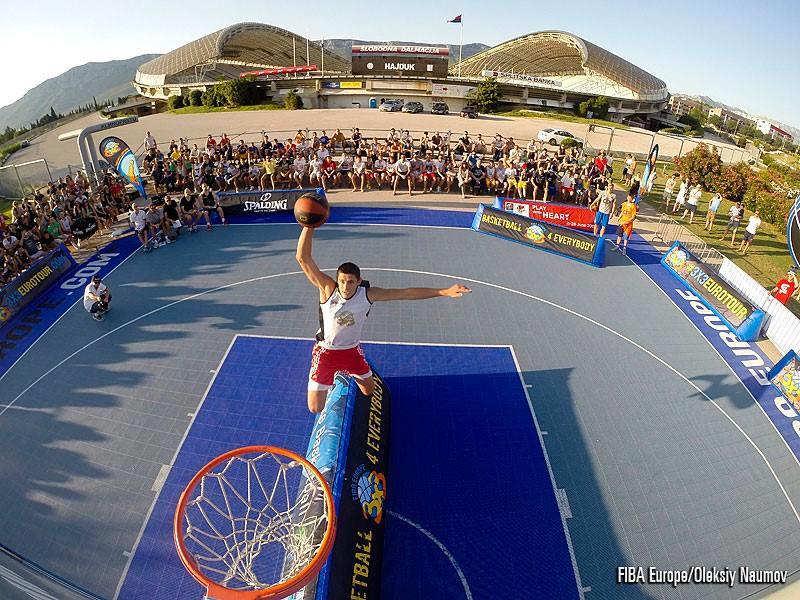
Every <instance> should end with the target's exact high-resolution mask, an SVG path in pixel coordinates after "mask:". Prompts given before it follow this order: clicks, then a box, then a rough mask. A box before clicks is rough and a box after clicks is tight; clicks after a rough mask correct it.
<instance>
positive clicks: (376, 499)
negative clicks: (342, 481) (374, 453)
mask: <svg viewBox="0 0 800 600" xmlns="http://www.w3.org/2000/svg"><path fill="white" fill-rule="evenodd" d="M351 492H352V494H353V500H355V501H356V502H358V503H359V504H361V512H362V514H363V515H364V518H365V519H367V520H372V521H374V522H375V523H377V524H380V522H381V520H382V519H383V503H384V502H385V501H386V475H384V474H383V473H378V472H377V471H369V472H367V468H366V467H365V466H364V465H359V466H358V467H357V468H356V470H355V471H354V472H353V479H352V483H351Z"/></svg>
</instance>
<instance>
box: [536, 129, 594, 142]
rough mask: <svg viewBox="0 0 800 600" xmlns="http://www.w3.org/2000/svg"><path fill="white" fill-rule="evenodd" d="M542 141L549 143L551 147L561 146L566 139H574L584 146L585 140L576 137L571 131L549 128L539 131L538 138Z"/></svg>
mask: <svg viewBox="0 0 800 600" xmlns="http://www.w3.org/2000/svg"><path fill="white" fill-rule="evenodd" d="M536 137H537V138H538V139H539V140H540V141H542V142H547V143H548V144H550V145H551V146H559V145H561V142H563V141H564V140H566V139H572V140H575V141H576V142H578V143H579V144H583V140H582V139H580V138H578V137H575V136H574V135H572V134H571V133H570V132H569V131H564V130H563V129H553V128H552V127H548V128H547V129H542V130H541V131H539V133H538V135H537V136H536Z"/></svg>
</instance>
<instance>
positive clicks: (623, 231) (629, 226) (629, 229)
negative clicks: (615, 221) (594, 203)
mask: <svg viewBox="0 0 800 600" xmlns="http://www.w3.org/2000/svg"><path fill="white" fill-rule="evenodd" d="M619 229H620V235H624V236H625V237H626V238H629V237H631V234H632V233H633V221H630V222H629V223H625V224H624V225H620V226H619Z"/></svg>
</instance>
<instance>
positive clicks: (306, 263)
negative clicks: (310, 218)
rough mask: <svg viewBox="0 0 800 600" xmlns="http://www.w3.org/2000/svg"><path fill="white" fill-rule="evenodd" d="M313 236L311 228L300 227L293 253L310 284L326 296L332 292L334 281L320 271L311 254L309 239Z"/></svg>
mask: <svg viewBox="0 0 800 600" xmlns="http://www.w3.org/2000/svg"><path fill="white" fill-rule="evenodd" d="M313 236H314V230H313V229H311V228H310V227H303V228H302V231H301V232H300V237H299V238H298V239H297V253H296V254H295V259H297V264H299V265H300V268H301V269H303V273H305V275H306V277H307V278H308V280H309V281H310V282H311V284H312V285H314V286H315V287H316V288H317V289H319V291H320V297H321V296H322V294H325V296H326V297H327V296H329V295H330V294H331V293H332V292H333V290H334V288H335V287H336V282H335V281H334V280H333V278H331V277H329V276H328V275H326V274H325V273H323V272H322V271H320V269H319V267H318V266H317V263H315V262H314V259H313V258H312V256H311V241H312V239H313Z"/></svg>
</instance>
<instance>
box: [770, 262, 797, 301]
mask: <svg viewBox="0 0 800 600" xmlns="http://www.w3.org/2000/svg"><path fill="white" fill-rule="evenodd" d="M796 289H797V275H796V273H795V269H794V267H792V268H791V269H789V270H788V271H787V272H786V277H784V278H783V279H781V280H780V281H779V282H778V283H776V284H775V287H774V288H772V289H771V290H770V291H769V295H770V296H774V297H775V300H777V301H778V302H780V303H781V304H786V303H787V302H788V301H789V298H791V297H792V294H794V291H795V290H796Z"/></svg>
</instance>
